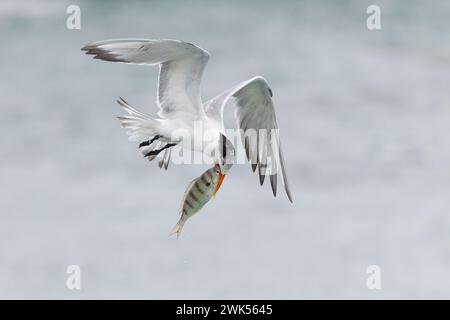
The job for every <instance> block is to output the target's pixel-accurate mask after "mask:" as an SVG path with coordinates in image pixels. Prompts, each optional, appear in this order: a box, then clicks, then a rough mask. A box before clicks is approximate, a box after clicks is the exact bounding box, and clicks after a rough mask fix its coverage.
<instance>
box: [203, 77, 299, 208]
mask: <svg viewBox="0 0 450 320" xmlns="http://www.w3.org/2000/svg"><path fill="white" fill-rule="evenodd" d="M230 98H234V102H235V105H236V109H235V117H236V122H237V125H238V128H240V129H241V130H240V136H241V141H242V144H243V145H244V148H245V152H246V154H247V158H248V160H249V161H250V163H251V165H252V169H253V171H256V170H257V169H258V174H259V181H260V184H261V185H263V183H264V178H265V176H266V175H269V177H270V184H271V186H272V192H273V194H274V196H276V194H277V181H278V173H281V178H282V179H281V180H282V182H283V184H284V189H285V191H286V194H287V196H288V198H289V200H290V201H291V202H292V196H291V192H290V189H289V184H288V180H287V176H286V169H285V164H284V158H283V153H282V150H281V144H280V140H279V133H278V125H277V121H276V116H275V109H274V106H273V101H272V90H271V89H270V88H269V85H268V84H267V82H266V80H265V79H264V78H263V77H255V78H252V79H250V80H247V81H244V82H242V83H240V84H238V85H236V86H234V87H232V88H231V89H229V90H227V91H225V92H223V93H222V94H220V95H218V96H217V97H215V98H213V99H211V100H209V101H207V102H205V104H204V105H203V107H204V109H205V113H206V115H207V116H208V117H209V118H210V119H213V120H214V121H216V122H217V124H218V125H219V126H221V127H222V128H223V108H224V106H225V105H226V103H227V101H228V100H229V99H230Z"/></svg>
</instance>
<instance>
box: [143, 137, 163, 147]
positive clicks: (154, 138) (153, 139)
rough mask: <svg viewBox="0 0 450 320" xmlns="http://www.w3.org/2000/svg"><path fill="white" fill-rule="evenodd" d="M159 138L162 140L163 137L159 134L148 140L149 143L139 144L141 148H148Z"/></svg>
mask: <svg viewBox="0 0 450 320" xmlns="http://www.w3.org/2000/svg"><path fill="white" fill-rule="evenodd" d="M159 138H161V136H160V135H159V134H157V135H156V136H154V137H153V138H152V139H151V140H147V141H143V142H141V143H140V144H139V148H142V147H146V146H149V145H151V144H152V143H153V142H154V141H155V140H158V139H159Z"/></svg>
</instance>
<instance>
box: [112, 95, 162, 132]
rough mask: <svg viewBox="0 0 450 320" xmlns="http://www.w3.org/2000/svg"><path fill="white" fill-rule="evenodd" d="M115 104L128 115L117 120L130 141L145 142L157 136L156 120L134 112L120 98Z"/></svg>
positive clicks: (136, 111) (133, 109)
mask: <svg viewBox="0 0 450 320" xmlns="http://www.w3.org/2000/svg"><path fill="white" fill-rule="evenodd" d="M117 103H118V104H119V105H120V106H121V107H122V108H123V109H124V110H125V111H126V112H127V113H128V115H126V116H122V117H117V118H118V119H119V121H120V125H121V127H122V128H125V129H127V134H128V135H129V136H130V138H129V139H130V140H132V141H139V140H145V139H148V137H152V136H155V135H156V134H157V132H156V131H157V128H158V125H159V122H158V120H156V119H153V118H152V117H150V116H149V115H146V114H144V113H142V112H140V111H138V110H136V109H135V108H133V107H132V106H131V105H130V104H129V103H128V102H126V101H125V100H124V99H123V98H121V97H119V99H118V100H117Z"/></svg>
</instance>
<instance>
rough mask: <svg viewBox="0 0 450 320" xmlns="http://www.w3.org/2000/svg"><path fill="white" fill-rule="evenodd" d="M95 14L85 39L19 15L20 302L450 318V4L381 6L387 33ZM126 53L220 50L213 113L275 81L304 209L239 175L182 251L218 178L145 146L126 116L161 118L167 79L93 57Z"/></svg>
mask: <svg viewBox="0 0 450 320" xmlns="http://www.w3.org/2000/svg"><path fill="white" fill-rule="evenodd" d="M77 3H78V4H79V5H80V7H81V17H82V25H81V30H79V31H77V30H74V31H70V30H67V29H66V27H65V20H66V17H67V14H66V13H65V11H66V7H67V6H68V5H69V4H70V2H66V3H64V2H63V1H58V2H54V1H52V2H50V1H48V2H46V1H40V2H39V4H38V3H34V2H32V1H29V2H27V3H21V4H18V3H17V2H15V1H12V0H11V1H9V0H8V1H2V2H1V4H0V36H1V39H2V43H3V45H2V50H0V70H1V71H2V80H0V113H1V116H0V135H1V140H0V141H1V142H0V143H1V148H0V181H1V184H0V194H1V198H0V199H1V200H0V297H1V298H67V299H78V298H157V299H160V298H161V299H163V298H180V299H185V298H191V299H196V298H289V299H291V298H344V299H345V298H450V277H449V274H448V272H449V270H450V251H449V244H450V215H449V214H450V200H449V189H450V143H449V134H450V125H449V124H450V105H449V101H450V90H449V83H450V34H449V32H448V30H449V20H448V16H449V13H450V10H449V9H450V3H449V2H448V1H434V2H433V4H432V5H431V4H428V3H427V2H425V1H395V2H391V1H389V2H388V1H377V4H379V5H380V6H381V9H382V16H381V18H382V30H380V31H369V30H367V28H366V17H367V14H366V8H367V6H368V5H369V4H372V3H373V1H370V2H369V1H339V2H338V1H333V2H331V1H283V2H282V3H277V2H273V1H245V2H243V1H227V2H226V3H225V2H223V3H221V4H219V3H216V2H213V1H196V2H189V5H187V4H186V3H185V2H184V1H183V2H182V1H179V2H172V1H170V3H163V2H162V1H161V2H158V1H153V2H151V1H148V2H147V1H145V2H144V1H142V2H136V3H134V2H133V3H129V2H125V1H123V2H118V1H117V2H113V1H108V2H106V1H105V2H102V3H92V2H87V1H86V2H85V1H80V2H77ZM119 37H144V38H175V39H182V40H186V41H189V42H193V43H196V44H198V45H200V46H202V47H203V48H205V49H207V50H208V51H209V52H210V53H211V59H210V62H209V65H208V67H207V69H206V72H205V75H204V83H203V93H204V97H205V99H207V98H210V97H212V96H214V95H215V94H217V93H219V92H220V91H222V90H224V89H226V88H228V87H230V86H232V85H234V84H236V83H238V82H240V81H243V80H245V79H248V78H250V77H252V76H254V75H263V76H264V77H265V78H266V79H267V80H268V81H269V82H270V84H271V87H272V89H273V91H274V99H275V103H276V109H277V117H278V124H279V126H280V128H281V132H280V133H281V136H282V139H283V145H284V149H285V150H284V153H285V157H286V162H287V169H288V173H289V177H290V183H291V188H292V191H293V196H294V204H293V205H292V204H290V203H289V202H288V201H287V199H286V197H285V195H283V194H280V196H279V197H278V198H276V199H274V198H273V197H272V196H271V191H270V190H269V187H268V186H265V188H261V187H259V185H258V182H257V177H256V176H255V175H253V174H252V173H251V170H250V168H249V167H248V166H244V165H240V166H236V167H235V168H233V171H232V172H230V174H229V176H228V177H227V179H226V181H225V182H224V184H223V187H222V188H221V191H220V193H219V194H218V197H217V200H216V201H214V202H212V203H210V204H208V205H207V206H206V207H205V208H204V209H203V211H202V212H201V213H199V214H198V215H197V216H195V217H194V218H192V219H191V220H190V221H188V223H187V225H186V227H185V228H184V230H183V234H182V236H181V238H180V239H179V240H178V241H177V240H176V239H175V238H172V237H168V233H169V231H170V229H171V228H172V227H173V225H175V223H176V221H177V219H178V217H177V213H178V209H179V201H180V199H181V197H182V193H183V191H184V189H185V187H186V186H187V184H188V182H189V181H190V180H191V179H193V178H194V177H196V176H198V175H199V174H200V173H201V172H202V171H203V170H204V168H202V167H199V166H172V167H170V169H169V171H167V172H164V171H162V170H160V169H159V168H158V167H157V165H156V163H148V162H146V161H143V160H142V158H141V155H140V154H139V153H138V151H137V146H136V144H133V143H129V142H128V141H127V137H126V135H125V133H124V132H123V130H122V129H121V128H120V127H119V125H118V122H117V120H116V119H115V116H117V115H120V114H121V110H120V109H119V108H118V107H117V106H116V104H115V99H116V98H117V96H119V95H121V96H123V97H125V98H126V99H128V100H129V101H130V102H131V103H133V104H135V105H137V106H143V107H144V110H145V111H147V112H156V107H155V103H154V101H155V95H156V91H155V88H156V79H157V69H156V68H145V67H140V66H130V65H121V64H112V63H106V62H99V61H96V60H93V59H91V58H89V57H86V56H85V55H83V54H82V52H81V51H80V48H81V47H82V46H83V45H84V44H86V43H87V42H91V41H95V40H102V39H108V38H119ZM231 117H232V108H229V110H228V114H227V118H228V122H229V123H232V121H231ZM72 264H76V265H79V266H80V267H81V270H82V290H81V291H70V290H68V289H67V288H66V285H65V283H66V278H67V274H66V273H65V272H66V267H67V266H68V265H72ZM373 264H376V265H379V266H380V267H381V270H382V290H380V291H370V290H368V289H367V288H366V278H367V274H366V268H367V266H369V265H373Z"/></svg>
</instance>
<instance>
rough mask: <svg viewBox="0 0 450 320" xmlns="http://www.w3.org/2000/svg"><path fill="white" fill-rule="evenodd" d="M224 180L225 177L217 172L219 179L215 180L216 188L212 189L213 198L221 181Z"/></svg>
mask: <svg viewBox="0 0 450 320" xmlns="http://www.w3.org/2000/svg"><path fill="white" fill-rule="evenodd" d="M224 178H225V175H224V174H223V173H222V172H219V179H218V180H217V185H216V188H215V189H214V192H213V194H212V195H213V197H216V193H217V191H219V189H220V186H221V184H222V181H223V179H224Z"/></svg>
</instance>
